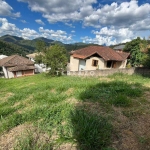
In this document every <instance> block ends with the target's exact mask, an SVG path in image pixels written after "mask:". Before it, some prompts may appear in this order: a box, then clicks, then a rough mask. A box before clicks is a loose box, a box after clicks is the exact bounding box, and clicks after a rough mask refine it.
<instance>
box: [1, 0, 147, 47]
mask: <svg viewBox="0 0 150 150" xmlns="http://www.w3.org/2000/svg"><path fill="white" fill-rule="evenodd" d="M0 4H1V5H0V36H2V35H5V34H10V35H16V36H20V37H23V38H25V39H34V38H37V37H45V38H49V39H53V40H58V41H61V42H63V43H75V42H85V43H95V44H100V45H104V44H105V45H112V44H118V43H122V42H127V41H130V40H132V39H134V38H136V37H137V36H139V37H141V38H144V37H145V38H146V39H148V37H149V36H150V0H139V1H137V0H107V1H106V0H67V1H65V0H0Z"/></svg>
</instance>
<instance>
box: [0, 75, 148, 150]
mask: <svg viewBox="0 0 150 150" xmlns="http://www.w3.org/2000/svg"><path fill="white" fill-rule="evenodd" d="M0 148H1V149H2V150H7V149H11V148H12V149H14V150H48V149H49V150H53V149H57V150H69V149H72V150H77V149H78V150H133V149H134V150H149V149H150V78H149V77H142V76H139V75H133V76H129V75H123V74H115V75H112V76H109V77H97V78H92V77H88V78H85V77H68V76H62V77H49V76H46V75H44V74H39V75H35V76H30V77H23V78H17V79H9V80H8V79H0Z"/></svg>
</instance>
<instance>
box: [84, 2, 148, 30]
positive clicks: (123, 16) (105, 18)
mask: <svg viewBox="0 0 150 150" xmlns="http://www.w3.org/2000/svg"><path fill="white" fill-rule="evenodd" d="M149 14H150V4H148V3H145V4H143V5H141V6H139V5H138V1H136V0H131V1H130V2H122V3H120V4H118V3H116V2H113V3H112V4H111V5H108V4H107V5H104V6H103V7H101V8H99V9H97V10H95V11H93V13H92V14H91V15H89V16H87V17H85V19H84V24H85V25H86V26H89V25H90V26H93V27H96V26H98V25H101V26H116V27H120V28H127V27H129V28H131V27H132V26H135V25H136V24H137V23H138V22H140V21H143V20H150V15H149ZM135 27H136V26H135ZM145 28H147V27H146V24H145ZM149 29H150V28H149ZM135 30H136V28H135Z"/></svg>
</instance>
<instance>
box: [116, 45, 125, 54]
mask: <svg viewBox="0 0 150 150" xmlns="http://www.w3.org/2000/svg"><path fill="white" fill-rule="evenodd" d="M124 48H125V45H124V44H122V45H118V46H115V47H114V48H113V49H114V50H115V51H117V52H118V51H119V52H120V51H123V49H124Z"/></svg>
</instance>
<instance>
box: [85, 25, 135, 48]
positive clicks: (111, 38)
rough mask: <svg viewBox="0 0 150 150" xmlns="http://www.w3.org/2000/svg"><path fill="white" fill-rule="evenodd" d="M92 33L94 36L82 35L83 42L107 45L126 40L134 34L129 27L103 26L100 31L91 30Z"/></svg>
mask: <svg viewBox="0 0 150 150" xmlns="http://www.w3.org/2000/svg"><path fill="white" fill-rule="evenodd" d="M92 33H93V34H95V38H90V37H87V36H86V37H82V40H83V42H87V43H95V44H99V45H107V46H108V45H113V44H118V43H123V42H127V41H130V40H131V39H133V38H134V37H135V34H134V33H133V32H132V31H131V30H129V28H121V29H117V28H115V27H111V28H108V27H104V28H102V29H100V31H92Z"/></svg>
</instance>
